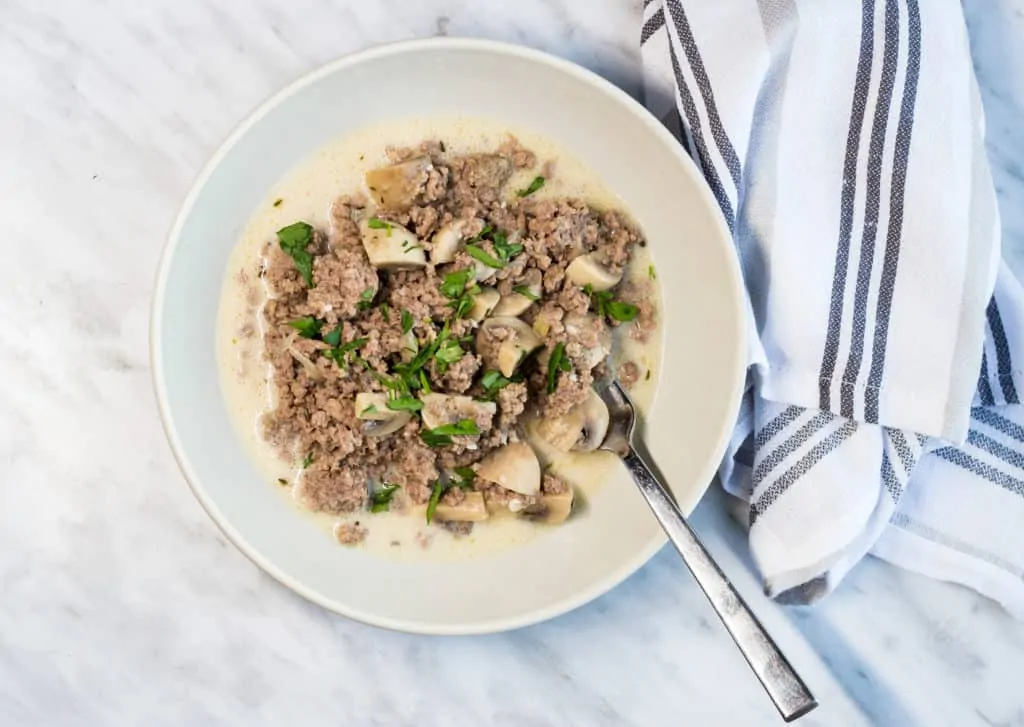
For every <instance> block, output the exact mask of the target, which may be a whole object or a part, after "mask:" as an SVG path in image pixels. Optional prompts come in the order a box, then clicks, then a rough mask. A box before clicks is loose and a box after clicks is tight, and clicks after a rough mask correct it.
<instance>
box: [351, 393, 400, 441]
mask: <svg viewBox="0 0 1024 727" xmlns="http://www.w3.org/2000/svg"><path fill="white" fill-rule="evenodd" d="M355 412H356V418H357V419H362V420H363V421H364V422H365V423H364V424H363V434H365V435H367V436H368V437H384V436H387V435H388V434H394V433H395V432H397V431H398V430H399V429H401V428H402V427H404V426H405V425H406V424H407V423H408V422H409V420H410V419H411V418H412V415H411V414H410V413H409V412H407V411H392V410H391V409H388V397H387V394H381V393H379V392H376V391H361V392H359V393H358V394H356V401H355Z"/></svg>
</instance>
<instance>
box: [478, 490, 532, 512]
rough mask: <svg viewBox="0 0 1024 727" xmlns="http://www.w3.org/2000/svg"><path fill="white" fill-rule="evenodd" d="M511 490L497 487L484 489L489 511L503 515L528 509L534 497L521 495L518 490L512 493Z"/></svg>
mask: <svg viewBox="0 0 1024 727" xmlns="http://www.w3.org/2000/svg"><path fill="white" fill-rule="evenodd" d="M510 492H511V491H510V490H502V489H500V488H497V487H491V488H488V489H486V490H484V493H483V495H484V504H485V505H486V506H487V512H489V513H490V514H491V515H492V516H493V515H503V514H507V513H513V514H515V513H519V512H522V511H523V510H525V509H526V507H527V506H528V505H529V503H530V501H532V500H533V498H532V497H527V496H525V495H520V494H519V493H518V492H515V493H511V496H509V493H510Z"/></svg>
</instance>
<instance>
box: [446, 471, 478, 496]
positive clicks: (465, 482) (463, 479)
mask: <svg viewBox="0 0 1024 727" xmlns="http://www.w3.org/2000/svg"><path fill="white" fill-rule="evenodd" d="M455 474H457V475H458V476H459V479H457V480H456V479H454V478H452V479H451V480H450V481H449V484H450V485H451V486H452V487H460V488H462V489H463V490H472V489H473V480H475V479H476V471H475V470H474V469H473V468H472V467H456V468H455Z"/></svg>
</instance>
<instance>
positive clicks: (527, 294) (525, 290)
mask: <svg viewBox="0 0 1024 727" xmlns="http://www.w3.org/2000/svg"><path fill="white" fill-rule="evenodd" d="M512 290H514V291H515V292H517V293H519V295H521V296H523V297H524V298H529V299H530V300H540V296H539V295H537V294H536V293H534V292H533V291H532V290H530V288H529V287H528V286H525V285H513V286H512Z"/></svg>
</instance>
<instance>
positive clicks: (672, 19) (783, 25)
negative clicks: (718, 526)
mask: <svg viewBox="0 0 1024 727" xmlns="http://www.w3.org/2000/svg"><path fill="white" fill-rule="evenodd" d="M641 44H642V56H643V64H644V73H645V92H646V100H647V104H648V107H649V108H650V109H651V111H653V112H654V113H655V114H656V115H657V116H658V117H659V118H661V119H663V120H664V122H665V123H666V124H667V125H668V126H669V127H670V128H672V129H673V130H674V131H676V132H677V133H678V134H679V137H680V139H681V142H682V143H683V144H684V145H685V146H686V148H687V150H688V151H689V152H690V154H691V156H692V157H693V158H694V160H695V161H696V163H697V166H698V167H699V169H700V171H701V172H702V174H703V175H704V178H705V180H706V181H707V183H708V185H709V186H710V187H711V190H712V192H713V193H714V196H715V198H716V199H717V201H718V204H719V206H720V208H721V211H722V214H723V216H724V217H725V219H726V221H727V222H728V225H729V228H730V229H731V230H732V232H733V235H734V239H735V243H736V248H737V251H738V253H739V257H740V260H741V264H742V267H743V273H744V277H745V281H746V285H747V290H748V292H749V299H750V326H751V328H752V330H754V331H756V333H755V334H754V335H753V336H752V341H753V343H752V345H751V351H750V362H749V363H750V369H749V376H748V382H749V390H748V392H747V395H746V397H745V400H744V404H743V408H742V411H741V412H740V416H739V421H738V423H737V427H736V431H735V434H734V436H733V438H732V442H731V445H730V447H729V450H728V452H727V455H726V457H725V460H724V461H723V463H722V466H721V470H720V475H721V479H722V482H723V484H724V486H725V488H726V489H727V490H728V491H729V492H730V493H732V494H733V495H736V496H737V497H740V498H742V499H743V500H745V501H747V502H749V524H750V546H751V550H752V552H753V555H754V558H755V560H756V562H757V565H758V567H759V569H760V570H761V573H762V576H763V578H764V582H765V587H766V591H767V592H768V593H769V594H770V595H772V596H774V597H776V598H778V599H779V600H781V601H785V602H794V603H809V602H812V601H814V600H815V599H817V598H819V597H820V596H822V595H823V594H825V593H828V592H829V591H830V590H831V589H832V588H834V587H835V585H836V584H837V583H838V581H839V580H840V579H841V578H842V577H843V576H844V575H845V574H846V573H847V572H848V571H849V569H850V568H851V567H852V566H853V565H854V564H856V563H857V561H859V560H860V559H861V558H862V557H863V556H864V555H865V554H867V553H872V554H874V555H877V556H879V557H881V558H884V559H886V560H889V561H891V562H893V563H895V564H898V565H900V566H902V567H905V568H908V569H912V570H915V571H918V572H921V573H924V574H927V575H929V576H932V577H935V578H941V579H945V580H951V581H956V582H959V583H963V584H966V585H968V586H971V587H972V588H975V589H977V590H978V591H980V592H982V593H985V594H987V595H989V596H990V597H992V598H994V599H996V600H998V601H1000V602H1001V603H1002V604H1003V605H1004V606H1005V607H1006V608H1007V609H1008V610H1009V611H1010V612H1011V613H1013V614H1015V615H1016V616H1018V617H1021V618H1024V407H1022V406H1021V405H1020V402H1021V398H1020V397H1021V396H1022V395H1024V368H1022V366H1024V292H1022V290H1021V287H1020V285H1019V284H1018V282H1017V281H1016V280H1015V279H1014V278H1013V276H1012V274H1011V273H1010V272H1009V269H1008V268H1006V266H1005V265H1004V264H1002V263H1001V260H1000V253H999V216H998V211H997V209H996V204H995V195H994V190H993V186H992V181H991V178H990V176H989V170H988V164H987V160H986V157H985V150H984V143H983V142H984V139H983V136H984V118H983V113H982V109H981V105H980V100H979V96H978V91H977V85H976V81H975V78H974V73H973V69H972V66H971V58H970V48H969V46H968V40H967V33H966V28H965V25H964V20H963V17H962V14H961V10H960V4H959V3H956V2H950V1H949V0H885V1H884V2H882V1H879V2H877V3H876V2H875V0H834V1H833V2H829V3H822V2H820V1H818V0H717V1H716V2H706V1H705V0H645V5H644V26H643V31H642V36H641ZM979 371H980V374H979Z"/></svg>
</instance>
